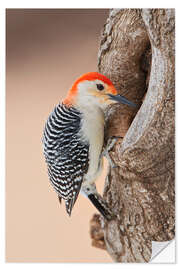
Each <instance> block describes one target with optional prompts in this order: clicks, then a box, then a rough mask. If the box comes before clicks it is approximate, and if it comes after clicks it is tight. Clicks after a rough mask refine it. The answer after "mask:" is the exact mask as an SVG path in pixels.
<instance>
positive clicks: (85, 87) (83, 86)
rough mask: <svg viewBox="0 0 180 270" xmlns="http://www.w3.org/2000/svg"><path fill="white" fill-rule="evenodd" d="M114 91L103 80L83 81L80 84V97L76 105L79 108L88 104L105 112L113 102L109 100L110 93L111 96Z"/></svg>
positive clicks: (78, 96)
mask: <svg viewBox="0 0 180 270" xmlns="http://www.w3.org/2000/svg"><path fill="white" fill-rule="evenodd" d="M113 90H114V88H113V87H109V85H107V84H106V83H104V82H102V81H101V80H94V81H88V80H87V81H83V82H80V83H79V84H78V95H77V98H76V104H77V105H78V106H86V104H87V103H88V105H89V104H91V105H92V106H98V107H100V108H101V109H103V110H105V109H106V108H107V106H108V105H109V104H111V103H114V102H112V101H111V100H110V99H109V96H108V95H107V94H108V93H109V94H111V93H112V91H113Z"/></svg>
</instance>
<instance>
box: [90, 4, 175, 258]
mask: <svg viewBox="0 0 180 270" xmlns="http://www.w3.org/2000/svg"><path fill="white" fill-rule="evenodd" d="M174 39H175V15H174V9H142V10H141V9H123V10H118V9H115V10H111V11H110V14H109V18H108V19H107V22H106V24H105V26H104V29H103V33H102V37H101V44H100V49H99V56H98V60H99V62H98V68H99V72H100V73H102V74H104V75H106V76H107V77H109V78H110V79H111V80H112V81H113V83H114V85H115V86H116V88H117V89H118V90H119V93H120V94H122V95H124V96H126V97H127V98H128V99H129V100H131V101H133V102H135V103H137V104H139V107H138V109H136V110H135V109H131V108H129V107H128V106H126V105H114V106H112V107H111V108H110V109H109V110H108V111H107V127H106V140H107V139H108V138H109V137H111V136H121V137H124V138H123V140H122V139H119V140H118V142H117V143H116V145H115V147H114V148H113V150H112V152H111V157H112V159H113V161H114V163H115V164H116V165H117V168H115V169H112V168H110V170H109V174H108V176H107V178H106V183H105V189H104V198H105V199H106V200H107V202H108V204H109V206H110V207H111V208H112V209H113V211H114V213H115V214H116V218H115V219H113V220H111V221H105V220H102V222H101V231H99V232H100V235H101V238H99V239H98V237H97V234H96V238H95V237H94V234H93V233H92V232H93V229H94V228H95V227H93V229H92V228H91V237H92V238H93V239H94V240H93V241H94V242H93V244H94V246H99V247H100V246H102V247H103V248H104V246H103V244H102V231H103V233H104V242H105V247H106V249H107V252H108V253H109V254H110V255H111V257H112V258H113V260H114V261H117V262H148V261H149V260H150V258H151V244H152V240H153V241H167V240H170V239H173V238H174V230H175V225H174V224H175V221H174V219H175V194H174V193H175V192H174V152H175V151H174V102H175V90H174V89H175V78H174V69H175V59H174V58H175V51H174V50H175V48H174ZM151 52H152V53H151ZM96 223H97V226H99V225H98V221H97V215H96ZM93 226H94V225H93ZM98 230H99V228H98ZM94 231H95V229H94ZM98 241H101V244H100V245H98Z"/></svg>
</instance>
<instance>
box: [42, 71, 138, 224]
mask: <svg viewBox="0 0 180 270" xmlns="http://www.w3.org/2000/svg"><path fill="white" fill-rule="evenodd" d="M114 103H121V104H126V105H128V106H132V107H135V106H136V104H134V103H133V102H131V101H129V100H127V99H126V98H125V97H123V96H121V95H119V94H118V92H117V90H116V88H115V86H114V85H113V83H112V81H111V80H110V79H109V78H107V77H106V76H105V75H103V74H101V73H98V72H88V73H85V74H83V75H82V76H80V77H79V78H78V79H77V80H76V81H75V82H74V83H73V84H72V87H71V88H70V89H69V90H68V92H67V96H66V98H65V99H64V100H62V102H60V103H59V104H58V105H57V106H55V108H54V109H53V111H52V112H51V113H50V115H49V117H48V119H47V121H46V123H45V127H44V131H43V138H42V141H43V152H44V156H45V161H46V163H47V171H48V176H49V179H50V182H51V184H52V186H53V188H54V190H55V191H56V193H57V194H58V198H59V202H61V200H62V199H63V200H64V201H65V207H66V211H67V213H68V215H69V216H71V212H72V209H73V207H74V205H75V202H76V200H77V198H78V195H79V193H81V194H82V195H84V196H85V197H87V198H88V199H89V200H90V201H91V202H92V203H93V205H94V206H95V207H96V208H97V210H98V211H99V212H100V213H101V215H102V216H103V217H104V218H105V219H107V220H108V219H111V218H112V217H113V215H114V214H113V211H112V210H111V209H110V208H109V206H108V204H107V203H106V201H105V200H104V199H103V198H102V197H101V195H100V194H99V193H98V192H97V189H96V184H95V181H96V180H97V178H98V176H99V175H100V173H101V172H102V169H103V153H106V154H107V153H108V151H109V149H110V148H109V149H108V150H105V151H103V149H104V148H103V145H104V128H105V110H106V109H107V108H108V106H109V105H111V104H114Z"/></svg>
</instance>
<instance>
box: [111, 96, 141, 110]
mask: <svg viewBox="0 0 180 270" xmlns="http://www.w3.org/2000/svg"><path fill="white" fill-rule="evenodd" d="M108 96H109V97H110V99H111V100H115V101H117V102H119V103H122V104H126V105H129V106H131V107H137V105H136V104H135V103H133V102H131V101H129V100H128V99H126V98H125V97H123V96H121V95H112V94H108Z"/></svg>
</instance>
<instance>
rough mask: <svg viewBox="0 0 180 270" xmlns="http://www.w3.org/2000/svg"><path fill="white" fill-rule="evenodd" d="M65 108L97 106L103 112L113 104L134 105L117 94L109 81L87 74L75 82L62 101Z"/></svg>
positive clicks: (101, 76)
mask: <svg viewBox="0 0 180 270" xmlns="http://www.w3.org/2000/svg"><path fill="white" fill-rule="evenodd" d="M63 103H64V104H66V105H67V106H77V107H81V106H88V105H89V106H95V105H96V106H98V107H100V108H102V109H103V110H104V109H106V107H107V106H108V105H110V104H113V103H122V104H126V105H129V106H132V107H136V105H135V104H134V103H133V102H131V101H128V100H127V99H126V98H125V97H123V96H121V95H119V94H118V93H117V90H116V88H115V87H114V85H113V83H112V82H111V80H110V79H108V78H107V77H105V76H104V75H102V74H100V73H98V72H89V73H86V74H84V75H82V76H81V77H80V78H79V79H77V80H76V81H75V83H74V84H73V85H72V87H71V89H70V90H69V92H68V95H67V97H66V98H65V99H64V101H63Z"/></svg>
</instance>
